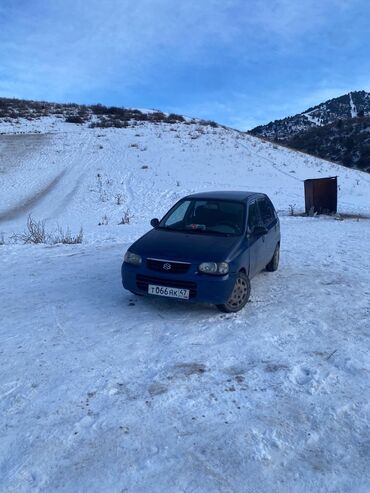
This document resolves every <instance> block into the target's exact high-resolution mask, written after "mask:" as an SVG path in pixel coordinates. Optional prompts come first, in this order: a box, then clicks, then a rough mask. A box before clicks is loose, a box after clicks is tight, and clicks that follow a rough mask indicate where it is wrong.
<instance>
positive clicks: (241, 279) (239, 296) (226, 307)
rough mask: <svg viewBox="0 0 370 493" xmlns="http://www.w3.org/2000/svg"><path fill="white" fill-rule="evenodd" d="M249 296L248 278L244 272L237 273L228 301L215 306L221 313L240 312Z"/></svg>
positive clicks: (249, 284)
mask: <svg viewBox="0 0 370 493" xmlns="http://www.w3.org/2000/svg"><path fill="white" fill-rule="evenodd" d="M250 294H251V283H250V281H249V277H248V276H247V275H246V274H244V272H239V274H238V277H237V278H236V281H235V284H234V289H233V292H232V293H231V296H230V298H229V300H228V301H227V302H226V303H224V304H222V305H216V306H217V308H218V309H219V310H220V311H221V312H226V313H234V312H238V311H239V310H241V309H242V308H243V307H244V306H245V305H246V304H247V302H248V300H249V296H250Z"/></svg>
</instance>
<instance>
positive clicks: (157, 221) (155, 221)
mask: <svg viewBox="0 0 370 493" xmlns="http://www.w3.org/2000/svg"><path fill="white" fill-rule="evenodd" d="M150 224H151V226H153V228H156V227H157V226H158V225H159V219H157V218H156V217H155V218H154V219H152V220H151V221H150Z"/></svg>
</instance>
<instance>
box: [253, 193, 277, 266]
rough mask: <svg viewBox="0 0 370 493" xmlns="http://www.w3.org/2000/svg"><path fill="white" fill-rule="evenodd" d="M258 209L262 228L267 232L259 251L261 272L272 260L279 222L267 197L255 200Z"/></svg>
mask: <svg viewBox="0 0 370 493" xmlns="http://www.w3.org/2000/svg"><path fill="white" fill-rule="evenodd" d="M257 203H258V209H259V213H260V217H261V221H262V224H263V226H265V227H266V229H267V232H266V234H265V235H263V238H262V249H261V263H262V267H261V270H262V269H264V268H265V267H266V265H267V264H268V263H269V262H270V260H271V259H272V256H273V255H274V252H275V248H276V245H277V243H278V242H279V224H278V222H279V220H278V217H277V214H276V212H275V209H274V206H273V205H272V203H271V200H270V199H269V198H268V197H267V196H263V197H260V198H258V199H257Z"/></svg>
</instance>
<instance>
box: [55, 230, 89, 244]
mask: <svg viewBox="0 0 370 493" xmlns="http://www.w3.org/2000/svg"><path fill="white" fill-rule="evenodd" d="M83 236H84V233H83V229H82V227H81V228H80V231H79V232H78V234H77V235H73V234H72V233H71V231H70V229H69V228H67V229H66V230H63V228H61V227H60V226H58V229H57V232H56V233H53V234H51V235H50V240H51V241H50V242H51V243H53V244H54V245H55V244H57V243H62V244H64V245H76V244H78V243H82V240H83Z"/></svg>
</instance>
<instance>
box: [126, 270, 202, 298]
mask: <svg viewBox="0 0 370 493" xmlns="http://www.w3.org/2000/svg"><path fill="white" fill-rule="evenodd" d="M149 284H154V285H155V286H167V287H170V288H179V289H188V290H189V298H194V297H195V296H196V294H197V284H196V283H195V282H192V281H179V280H176V279H161V278H159V277H152V276H144V275H142V274H137V276H136V286H137V287H138V288H139V289H141V290H142V291H148V285H149Z"/></svg>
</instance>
